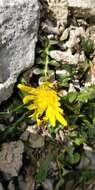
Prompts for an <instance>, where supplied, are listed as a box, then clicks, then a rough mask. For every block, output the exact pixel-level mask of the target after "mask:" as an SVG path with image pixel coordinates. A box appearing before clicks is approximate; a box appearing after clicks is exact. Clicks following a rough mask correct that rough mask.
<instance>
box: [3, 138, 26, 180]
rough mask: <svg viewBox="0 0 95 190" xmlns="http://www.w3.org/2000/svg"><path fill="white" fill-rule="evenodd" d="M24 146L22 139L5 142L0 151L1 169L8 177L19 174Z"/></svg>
mask: <svg viewBox="0 0 95 190" xmlns="http://www.w3.org/2000/svg"><path fill="white" fill-rule="evenodd" d="M23 151H24V146H23V143H22V142H21V141H17V142H10V143H4V144H3V145H2V148H1V151H0V171H2V172H3V173H4V175H5V177H6V178H7V179H10V178H11V177H14V176H17V175H18V172H19V170H20V168H21V166H22V154H23Z"/></svg>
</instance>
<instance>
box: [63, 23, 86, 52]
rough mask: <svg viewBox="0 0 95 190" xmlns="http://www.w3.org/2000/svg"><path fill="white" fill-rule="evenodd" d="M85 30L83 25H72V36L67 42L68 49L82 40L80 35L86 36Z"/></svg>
mask: <svg viewBox="0 0 95 190" xmlns="http://www.w3.org/2000/svg"><path fill="white" fill-rule="evenodd" d="M85 35H86V34H85V30H84V29H83V27H75V26H70V35H69V36H70V37H69V39H68V41H67V42H66V43H65V45H66V47H67V48H68V49H72V48H74V47H75V46H76V44H78V43H79V42H80V37H85Z"/></svg>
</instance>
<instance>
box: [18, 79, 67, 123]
mask: <svg viewBox="0 0 95 190" xmlns="http://www.w3.org/2000/svg"><path fill="white" fill-rule="evenodd" d="M18 88H19V89H20V90H22V91H24V92H27V93H28V95H26V96H25V97H24V99H23V103H24V104H29V103H30V104H29V106H27V108H28V109H29V110H34V113H33V114H32V115H30V117H34V118H35V119H36V120H37V124H38V125H40V124H41V123H42V122H43V121H45V122H48V121H49V122H50V123H51V125H52V126H55V125H56V120H58V121H59V122H60V123H61V124H62V125H63V126H67V121H66V120H65V118H64V117H63V115H62V114H63V110H62V109H61V108H60V106H61V105H60V102H59V100H60V97H59V96H58V95H57V92H56V91H55V90H54V89H53V83H50V82H44V83H43V84H42V85H40V86H38V87H37V88H32V87H29V86H26V85H24V84H19V85H18ZM30 101H31V102H30Z"/></svg>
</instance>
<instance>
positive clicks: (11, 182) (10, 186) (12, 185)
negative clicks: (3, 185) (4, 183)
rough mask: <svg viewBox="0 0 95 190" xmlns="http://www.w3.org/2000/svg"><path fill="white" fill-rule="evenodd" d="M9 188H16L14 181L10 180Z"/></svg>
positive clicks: (10, 189) (12, 189)
mask: <svg viewBox="0 0 95 190" xmlns="http://www.w3.org/2000/svg"><path fill="white" fill-rule="evenodd" d="M8 190H16V189H15V185H14V183H13V181H10V182H9V184H8Z"/></svg>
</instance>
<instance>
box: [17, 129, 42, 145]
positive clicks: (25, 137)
mask: <svg viewBox="0 0 95 190" xmlns="http://www.w3.org/2000/svg"><path fill="white" fill-rule="evenodd" d="M20 139H21V140H22V141H24V142H27V144H28V145H29V147H31V148H41V147H43V146H44V143H45V142H44V137H42V136H41V135H39V134H38V133H37V130H36V129H35V128H34V129H33V126H28V128H27V129H26V131H25V132H24V133H23V134H22V135H21V137H20Z"/></svg>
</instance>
